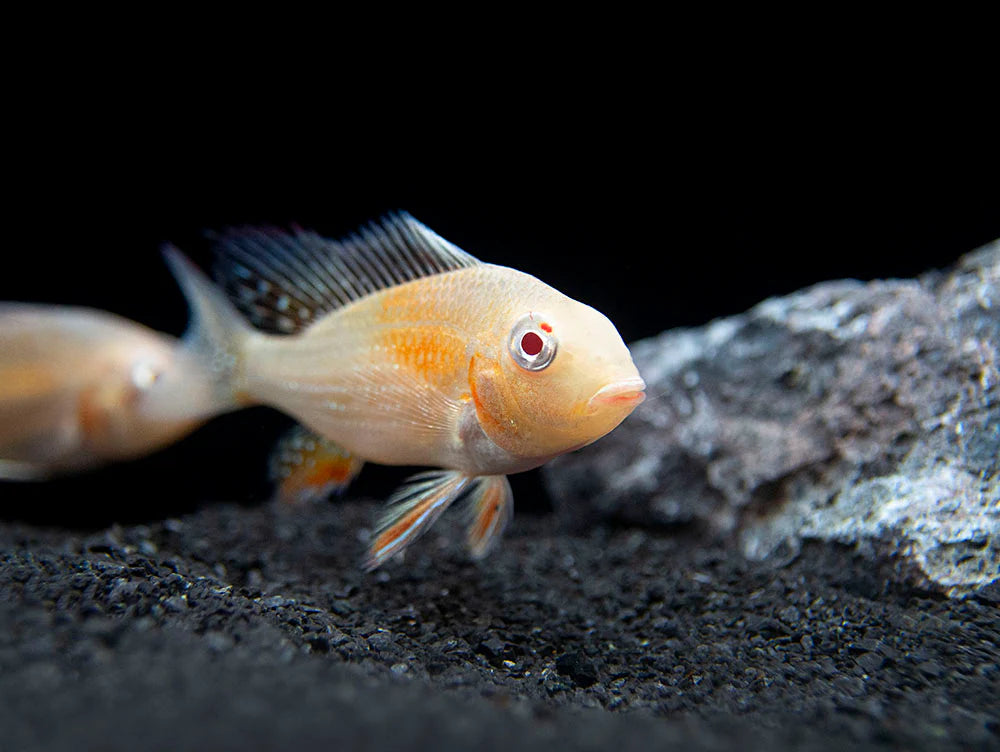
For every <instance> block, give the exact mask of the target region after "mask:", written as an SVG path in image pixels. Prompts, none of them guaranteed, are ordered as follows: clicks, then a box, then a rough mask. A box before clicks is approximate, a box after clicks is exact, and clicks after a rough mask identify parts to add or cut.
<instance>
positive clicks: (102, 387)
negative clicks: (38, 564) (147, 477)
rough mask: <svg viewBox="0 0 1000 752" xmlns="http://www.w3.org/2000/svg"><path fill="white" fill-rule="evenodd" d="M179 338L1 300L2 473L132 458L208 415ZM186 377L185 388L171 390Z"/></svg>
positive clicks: (49, 471) (35, 473)
mask: <svg viewBox="0 0 1000 752" xmlns="http://www.w3.org/2000/svg"><path fill="white" fill-rule="evenodd" d="M201 372H202V369H201V368H200V366H199V365H198V364H197V361H195V360H192V359H191V358H190V356H189V355H187V354H186V353H185V352H184V350H183V348H181V347H180V345H179V343H178V340H177V339H176V338H174V337H170V336H168V335H165V334H160V333H158V332H154V331H152V330H150V329H147V328H146V327H144V326H141V325H139V324H136V323H134V322H132V321H128V320H127V319H124V318H121V317H119V316H115V315H113V314H110V313H106V312H103V311H96V310H92V309H88V308H74V307H63V306H46V305H33V304H27V303H3V304H0V478H15V479H37V478H45V477H50V476H52V475H55V474H58V473H62V472H67V471H72V470H80V469H84V468H89V467H94V466H97V465H101V464H104V463H107V462H111V461H117V460H124V459H131V458H133V457H138V456H141V455H144V454H147V453H149V452H151V451H153V450H155V449H158V448H160V447H162V446H164V445H166V444H169V443H171V442H173V441H176V440H177V439H178V438H180V437H181V436H183V435H185V434H187V433H188V432H190V431H192V430H193V429H194V428H196V427H197V426H198V425H199V424H200V423H201V422H203V420H204V418H205V416H204V415H201V416H198V415H192V414H191V409H190V407H191V401H192V399H193V398H195V396H196V395H197V391H198V390H197V384H198V383H202V384H203V386H204V387H205V388H206V389H210V388H211V385H210V384H209V383H208V382H205V381H204V380H203V377H202V380H201V381H199V377H198V374H199V373H201ZM180 384H183V385H184V388H183V389H178V388H175V387H177V386H179V385H180Z"/></svg>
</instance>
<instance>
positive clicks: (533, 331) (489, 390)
mask: <svg viewBox="0 0 1000 752" xmlns="http://www.w3.org/2000/svg"><path fill="white" fill-rule="evenodd" d="M548 290H549V291H550V294H548V295H544V296H539V299H537V300H532V301H531V304H530V305H523V304H522V305H520V306H516V305H515V306H511V308H513V309H514V310H513V311H511V312H510V313H509V315H506V316H505V317H504V319H503V322H502V324H501V325H500V326H498V327H497V330H496V332H495V334H494V337H495V339H496V341H495V342H494V343H493V347H492V348H491V349H492V352H493V353H494V359H495V360H494V362H493V363H492V364H491V367H490V368H483V369H481V371H480V374H479V377H478V382H477V383H474V384H473V386H474V387H477V388H476V389H475V391H474V394H475V397H476V407H477V412H478V415H479V418H480V425H481V427H482V428H483V431H484V432H485V433H486V435H487V436H488V437H489V438H490V439H491V440H492V441H493V442H494V443H495V444H497V445H498V446H500V447H502V448H503V449H505V450H507V451H508V452H511V453H512V454H514V455H515V456H518V457H525V458H538V459H540V460H542V461H544V459H547V458H549V457H553V456H556V455H558V454H562V453H564V452H567V451H571V450H573V449H578V448H579V447H582V446H585V445H587V444H590V443H591V442H593V441H596V440H597V439H599V438H601V437H602V436H604V435H605V434H606V433H608V432H609V431H611V430H612V429H614V428H615V427H616V426H617V425H618V424H619V423H621V422H622V421H623V420H625V418H626V417H628V415H629V414H630V413H631V412H632V411H633V410H634V409H635V408H636V406H637V405H639V403H641V402H642V401H643V399H644V397H645V393H644V390H645V388H646V385H645V382H644V381H643V380H642V377H641V376H640V375H639V371H638V370H637V369H636V367H635V364H634V363H633V362H632V356H631V353H629V350H628V347H626V345H625V343H624V342H623V341H622V338H621V335H620V334H619V333H618V330H617V329H616V328H615V326H614V324H612V323H611V321H610V320H608V318H607V317H606V316H604V315H603V314H602V313H600V312H598V311H596V310H595V309H593V308H591V307H590V306H588V305H585V304H583V303H580V302H578V301H576V300H573V299H571V298H569V297H566V296H565V295H562V294H561V293H557V292H556V291H555V290H552V289H551V288H548Z"/></svg>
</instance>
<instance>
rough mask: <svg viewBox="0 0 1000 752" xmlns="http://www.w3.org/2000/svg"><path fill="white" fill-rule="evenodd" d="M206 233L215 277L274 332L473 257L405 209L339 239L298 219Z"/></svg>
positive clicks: (261, 324) (301, 324)
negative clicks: (286, 226)
mask: <svg viewBox="0 0 1000 752" xmlns="http://www.w3.org/2000/svg"><path fill="white" fill-rule="evenodd" d="M211 238H212V240H213V241H214V242H215V247H216V261H215V268H214V273H215V277H216V279H217V280H218V282H219V284H220V285H222V287H223V288H224V289H225V291H226V293H227V294H228V295H229V297H230V298H231V299H232V300H233V302H234V303H235V304H236V306H237V307H238V308H239V309H240V310H241V311H242V312H243V313H244V314H246V315H247V316H248V317H249V319H250V321H251V322H252V323H253V325H254V326H256V327H258V328H259V329H264V330H266V331H271V332H277V333H280V334H292V333H294V332H297V331H300V330H301V329H304V328H305V327H307V326H309V325H310V324H311V323H312V322H313V321H315V320H316V319H318V318H320V317H321V316H322V315H323V314H325V313H329V312H330V311H334V310H336V309H338V308H340V307H342V306H345V305H348V304H349V303H351V302H353V301H355V300H358V299H359V298H363V297H365V296H366V295H370V294H372V293H373V292H376V291H378V290H384V289H385V288H387V287H393V286H395V285H399V284H403V283H404V282H409V281H411V280H414V279H418V278H420V277H427V276H431V275H434V274H441V273H443V272H448V271H452V270H455V269H461V268H464V267H467V266H473V265H475V264H478V263H479V261H478V260H477V259H476V258H474V257H473V256H470V255H469V254H468V253H466V252H465V251H463V250H462V249H461V248H459V247H458V246H456V245H453V244H452V243H449V242H448V241H447V240H445V239H444V238H442V237H441V236H440V235H438V234H437V233H436V232H434V231H433V230H431V229H429V228H427V227H425V226H424V225H423V224H421V223H420V222H418V221H417V220H416V219H414V218H413V217H411V216H410V215H409V214H407V213H406V212H398V213H394V214H390V215H388V216H387V217H384V218H383V219H382V220H381V221H379V222H372V223H370V224H369V225H367V226H365V227H363V228H362V229H360V230H359V231H358V232H356V233H354V234H353V235H350V236H348V237H347V238H344V239H342V240H339V241H338V240H329V239H327V238H323V237H321V236H320V235H317V234H316V233H314V232H310V231H308V230H303V229H301V228H298V227H295V228H293V229H292V231H291V232H286V231H284V230H280V229H277V228H273V227H262V228H257V227H241V228H235V229H231V230H226V231H225V232H222V233H220V234H218V235H212V236H211Z"/></svg>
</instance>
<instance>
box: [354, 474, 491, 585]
mask: <svg viewBox="0 0 1000 752" xmlns="http://www.w3.org/2000/svg"><path fill="white" fill-rule="evenodd" d="M473 480H474V479H473V478H470V477H469V476H468V475H464V474H462V473H459V472H456V471H451V470H435V471H432V472H429V473H421V474H420V475H415V476H413V477H412V478H410V479H409V480H408V481H407V482H406V484H405V485H403V486H402V487H401V488H400V489H399V490H398V491H397V492H396V493H395V494H393V496H392V497H391V498H390V499H389V503H388V507H387V508H386V510H385V512H384V514H383V515H382V517H381V519H380V520H379V523H378V525H377V526H376V528H375V538H374V540H373V541H372V544H371V546H370V547H369V548H368V555H367V557H366V558H365V562H364V567H365V569H367V570H369V571H371V570H372V569H375V568H376V567H379V566H381V565H382V564H384V563H385V562H386V561H387V560H388V559H390V558H392V557H393V556H395V555H396V554H398V553H400V552H401V551H403V550H404V549H406V547H407V546H409V545H410V544H411V543H413V541H415V540H416V539H417V538H419V537H420V536H421V535H423V534H424V533H425V532H426V531H427V529H428V528H429V527H430V526H431V525H432V524H433V523H434V521H435V520H436V519H437V518H438V517H440V516H441V513H442V512H444V510H445V509H447V508H448V507H449V506H450V505H451V503H452V502H453V501H455V500H456V499H457V498H458V497H459V496H461V495H462V494H463V493H464V492H465V491H466V490H467V489H468V488H469V485H470V484H471V483H472V482H473Z"/></svg>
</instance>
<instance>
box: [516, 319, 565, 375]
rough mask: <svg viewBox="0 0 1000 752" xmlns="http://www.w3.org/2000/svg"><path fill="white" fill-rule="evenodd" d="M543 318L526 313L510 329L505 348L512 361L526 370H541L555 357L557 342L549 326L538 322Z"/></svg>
mask: <svg viewBox="0 0 1000 752" xmlns="http://www.w3.org/2000/svg"><path fill="white" fill-rule="evenodd" d="M543 320H544V319H542V318H539V317H538V316H537V315H536V314H531V313H528V314H525V315H524V316H522V317H521V318H519V319H518V320H517V323H516V324H514V327H513V329H511V330H510V340H509V341H508V342H507V350H508V351H509V352H510V356H511V357H512V358H513V359H514V362H515V363H517V364H518V365H519V366H520V367H521V368H523V369H525V370H526V371H541V370H542V369H544V368H547V367H548V366H549V364H550V363H551V362H552V360H553V359H554V358H555V357H556V349H557V346H558V342H557V341H556V338H555V335H553V334H552V333H551V329H552V327H551V326H548V325H542V324H539V323H538V322H540V321H543Z"/></svg>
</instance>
